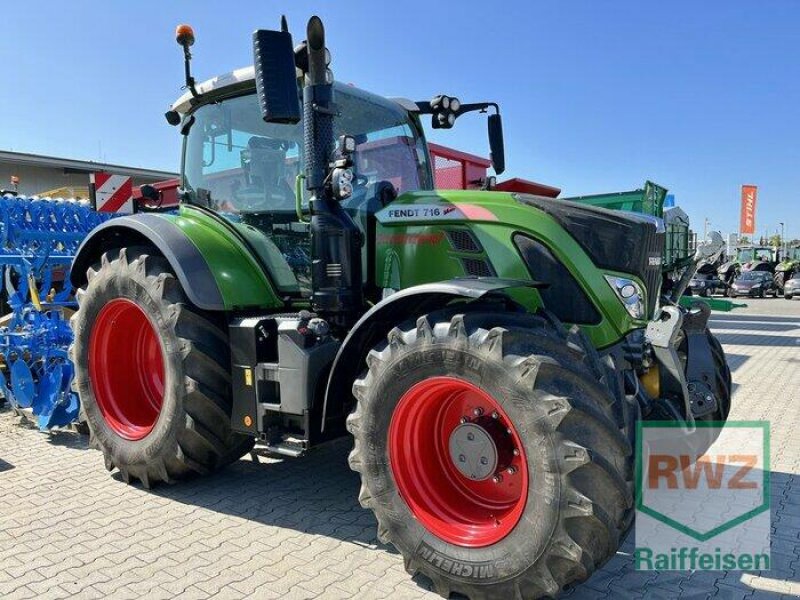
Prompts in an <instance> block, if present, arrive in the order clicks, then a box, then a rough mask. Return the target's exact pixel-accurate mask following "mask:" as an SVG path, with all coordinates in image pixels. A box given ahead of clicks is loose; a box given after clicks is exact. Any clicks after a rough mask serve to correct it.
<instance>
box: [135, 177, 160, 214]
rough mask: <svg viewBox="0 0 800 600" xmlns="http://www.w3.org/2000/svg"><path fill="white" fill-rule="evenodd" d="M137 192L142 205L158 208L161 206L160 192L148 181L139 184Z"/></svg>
mask: <svg viewBox="0 0 800 600" xmlns="http://www.w3.org/2000/svg"><path fill="white" fill-rule="evenodd" d="M139 193H140V194H141V195H142V200H144V205H145V206H146V207H148V208H158V207H159V206H161V192H159V191H158V190H157V189H156V188H155V187H153V186H152V185H150V184H149V183H145V184H144V185H140V186H139Z"/></svg>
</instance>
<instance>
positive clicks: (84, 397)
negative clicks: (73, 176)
mask: <svg viewBox="0 0 800 600" xmlns="http://www.w3.org/2000/svg"><path fill="white" fill-rule="evenodd" d="M87 276H88V282H87V284H86V286H85V287H83V288H82V289H81V290H79V291H78V294H77V299H78V304H79V307H80V308H79V310H78V312H77V313H75V315H74V316H73V317H72V319H71V325H72V328H73V331H74V334H75V342H74V344H73V347H72V354H73V360H74V361H75V365H76V375H75V386H76V389H77V391H78V393H79V395H80V399H81V403H82V410H83V413H84V415H85V416H86V422H87V424H88V427H89V434H90V444H91V445H92V446H93V447H96V448H99V449H100V450H101V451H102V452H103V455H104V458H105V464H106V468H107V469H108V470H109V471H110V470H112V469H114V468H115V467H116V468H118V469H119V471H120V473H121V474H122V477H123V479H124V480H125V481H126V482H130V481H131V480H132V479H134V478H135V479H139V480H140V481H141V482H142V483H143V484H144V486H145V487H149V486H150V485H152V484H153V483H156V482H159V481H166V482H171V481H174V480H177V479H181V478H183V477H186V476H188V475H194V474H207V473H210V472H212V471H214V470H216V469H218V468H220V467H222V466H224V465H226V464H228V463H230V462H233V461H235V460H238V459H239V458H240V457H241V456H243V455H244V454H246V453H247V452H248V451H249V450H250V449H251V448H252V446H253V444H254V440H253V439H251V438H248V437H245V436H242V435H239V434H237V433H234V432H232V431H231V428H230V411H231V390H230V373H229V370H230V362H229V361H230V359H229V344H228V339H227V334H226V332H225V331H224V330H223V329H222V327H221V324H217V322H216V321H215V318H214V317H215V315H213V314H210V313H203V312H201V311H199V310H196V309H194V308H193V307H191V305H190V304H189V303H188V301H187V299H186V296H185V294H184V292H183V290H182V289H181V286H180V284H179V283H178V281H177V279H176V278H175V276H174V275H173V273H172V272H171V269H170V266H169V263H168V262H167V261H166V260H165V259H164V258H163V257H160V256H153V255H151V254H149V253H148V251H147V249H144V248H127V249H126V248H122V249H119V250H114V251H110V252H106V253H105V254H104V255H103V256H102V260H101V261H100V262H99V263H97V264H95V265H94V266H93V267H91V268H90V269H89V270H88V272H87Z"/></svg>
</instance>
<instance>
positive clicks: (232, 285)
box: [70, 207, 283, 311]
mask: <svg viewBox="0 0 800 600" xmlns="http://www.w3.org/2000/svg"><path fill="white" fill-rule="evenodd" d="M209 213H210V211H203V210H200V209H196V208H190V207H182V208H181V211H180V213H179V214H177V215H176V214H154V213H149V214H137V215H132V216H126V217H119V218H117V219H113V220H111V221H108V222H106V223H104V224H103V225H101V226H100V227H97V228H95V229H94V230H93V231H92V232H91V234H90V235H89V236H88V237H87V238H86V239H85V240H84V241H83V243H82V244H81V246H80V248H79V249H78V253H77V255H76V257H75V260H74V262H73V266H72V272H71V277H70V279H71V281H72V284H73V285H74V286H75V287H76V288H77V287H81V286H82V285H84V284H85V283H86V270H87V269H88V268H89V267H91V266H92V265H93V264H94V263H96V262H97V261H98V260H99V259H100V256H102V254H103V253H104V252H106V251H108V250H112V249H114V248H121V247H125V246H142V245H144V246H153V247H155V248H156V249H157V250H158V252H159V253H160V254H162V255H163V256H164V258H166V259H167V261H168V262H169V264H170V266H171V267H172V270H173V271H174V273H175V275H176V276H177V278H178V280H179V281H180V283H181V286H182V287H183V289H184V290H185V292H186V295H187V296H188V297H189V300H190V301H191V302H192V304H194V305H195V306H197V307H198V308H200V309H203V310H209V311H226V310H233V309H248V308H259V309H273V308H278V307H281V306H283V302H282V301H281V299H280V298H279V297H278V295H277V294H276V293H275V290H274V288H273V286H272V284H271V283H270V280H269V279H268V274H267V271H266V269H265V268H264V266H263V265H261V264H260V262H259V259H258V257H257V255H256V253H255V252H254V251H253V250H252V248H249V247H248V244H247V241H246V240H244V239H241V236H239V235H237V233H236V231H235V229H233V228H232V227H230V226H229V225H228V224H226V223H225V222H224V218H222V217H218V216H215V215H213V214H209Z"/></svg>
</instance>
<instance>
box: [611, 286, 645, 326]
mask: <svg viewBox="0 0 800 600" xmlns="http://www.w3.org/2000/svg"><path fill="white" fill-rule="evenodd" d="M605 277H606V281H607V282H608V285H610V286H611V289H612V290H614V293H615V294H616V295H617V298H619V300H620V302H622V305H623V306H624V307H625V310H627V311H628V314H629V315H630V316H632V317H633V318H634V319H644V318H646V315H645V305H644V292H643V291H642V288H641V286H640V285H639V284H638V283H636V282H635V281H633V280H632V279H626V278H625V277H616V276H614V275H606V276H605Z"/></svg>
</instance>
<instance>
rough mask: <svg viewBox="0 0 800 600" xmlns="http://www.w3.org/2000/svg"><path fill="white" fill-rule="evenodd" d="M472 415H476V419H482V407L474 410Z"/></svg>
mask: <svg viewBox="0 0 800 600" xmlns="http://www.w3.org/2000/svg"><path fill="white" fill-rule="evenodd" d="M472 414H473V415H475V416H476V417H480V416H481V415H482V414H483V409H482V408H480V407H478V408H474V409H472Z"/></svg>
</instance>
